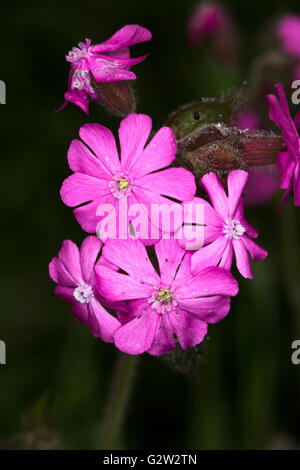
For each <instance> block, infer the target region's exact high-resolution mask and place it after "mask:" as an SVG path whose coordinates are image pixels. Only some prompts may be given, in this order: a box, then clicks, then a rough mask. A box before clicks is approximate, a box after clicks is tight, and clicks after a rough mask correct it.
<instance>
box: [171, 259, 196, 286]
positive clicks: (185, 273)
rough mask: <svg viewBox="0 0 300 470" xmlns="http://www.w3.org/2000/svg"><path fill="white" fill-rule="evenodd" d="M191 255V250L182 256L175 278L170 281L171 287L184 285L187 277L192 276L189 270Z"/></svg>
mask: <svg viewBox="0 0 300 470" xmlns="http://www.w3.org/2000/svg"><path fill="white" fill-rule="evenodd" d="M191 256H192V253H191V252H188V251H186V252H185V255H184V257H183V258H182V261H181V264H180V266H179V269H178V271H177V273H176V276H175V279H174V280H173V282H172V287H173V288H174V289H177V287H179V286H182V285H184V284H185V283H186V282H187V281H188V280H189V279H191V278H192V277H193V275H192V271H191Z"/></svg>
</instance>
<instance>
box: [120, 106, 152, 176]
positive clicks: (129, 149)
mask: <svg viewBox="0 0 300 470" xmlns="http://www.w3.org/2000/svg"><path fill="white" fill-rule="evenodd" d="M151 128H152V120H151V118H150V117H149V116H147V115H146V114H129V116H127V117H126V118H125V119H123V120H122V121H121V124H120V128H119V140H120V146H121V162H122V167H123V169H124V171H128V169H129V168H130V167H131V166H132V165H134V164H135V162H136V161H137V160H138V159H139V158H140V156H141V153H142V151H143V149H144V147H145V145H146V142H147V140H148V137H149V135H150V132H151Z"/></svg>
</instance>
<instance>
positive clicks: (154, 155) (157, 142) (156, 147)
mask: <svg viewBox="0 0 300 470" xmlns="http://www.w3.org/2000/svg"><path fill="white" fill-rule="evenodd" d="M176 150H177V146H176V140H175V136H174V133H173V131H172V129H170V128H169V127H162V128H161V129H159V131H158V132H157V133H156V134H155V136H154V137H153V139H152V140H151V141H150V143H149V144H148V145H147V147H146V148H145V150H144V151H143V152H142V154H141V155H140V156H139V158H138V159H137V160H135V161H134V160H132V161H130V162H129V164H130V168H131V169H132V174H133V175H134V176H135V177H136V178H137V177H140V176H143V175H146V174H148V173H151V172H152V171H156V170H160V169H161V168H165V167H166V166H169V165H170V164H171V163H172V161H173V160H174V158H175V155H176Z"/></svg>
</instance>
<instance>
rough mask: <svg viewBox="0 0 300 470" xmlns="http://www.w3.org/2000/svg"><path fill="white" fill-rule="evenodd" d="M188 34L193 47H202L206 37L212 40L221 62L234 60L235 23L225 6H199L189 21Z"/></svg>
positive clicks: (207, 4)
mask: <svg viewBox="0 0 300 470" xmlns="http://www.w3.org/2000/svg"><path fill="white" fill-rule="evenodd" d="M187 34H188V39H189V42H190V43H191V44H192V45H200V44H201V43H202V41H203V40H204V39H205V38H206V37H208V38H210V39H211V41H212V46H213V49H214V51H215V53H216V54H217V56H218V57H219V58H220V59H221V60H224V61H225V62H226V61H232V60H233V58H234V53H235V47H234V39H233V23H232V20H231V17H230V14H229V12H228V11H227V9H226V8H225V7H224V6H223V5H220V4H218V3H214V2H204V3H200V4H199V5H197V6H196V8H195V9H194V11H193V12H192V14H191V16H190V18H189V20H188V24H187Z"/></svg>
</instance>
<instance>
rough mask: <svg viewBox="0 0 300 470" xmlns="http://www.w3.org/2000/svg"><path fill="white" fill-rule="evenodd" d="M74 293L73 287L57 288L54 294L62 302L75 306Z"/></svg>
mask: <svg viewBox="0 0 300 470" xmlns="http://www.w3.org/2000/svg"><path fill="white" fill-rule="evenodd" d="M73 293H74V288H73V287H64V286H56V287H55V290H54V294H55V295H57V297H60V298H61V299H62V300H64V301H65V302H68V303H69V304H73V303H74V302H75V298H74V295H73Z"/></svg>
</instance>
